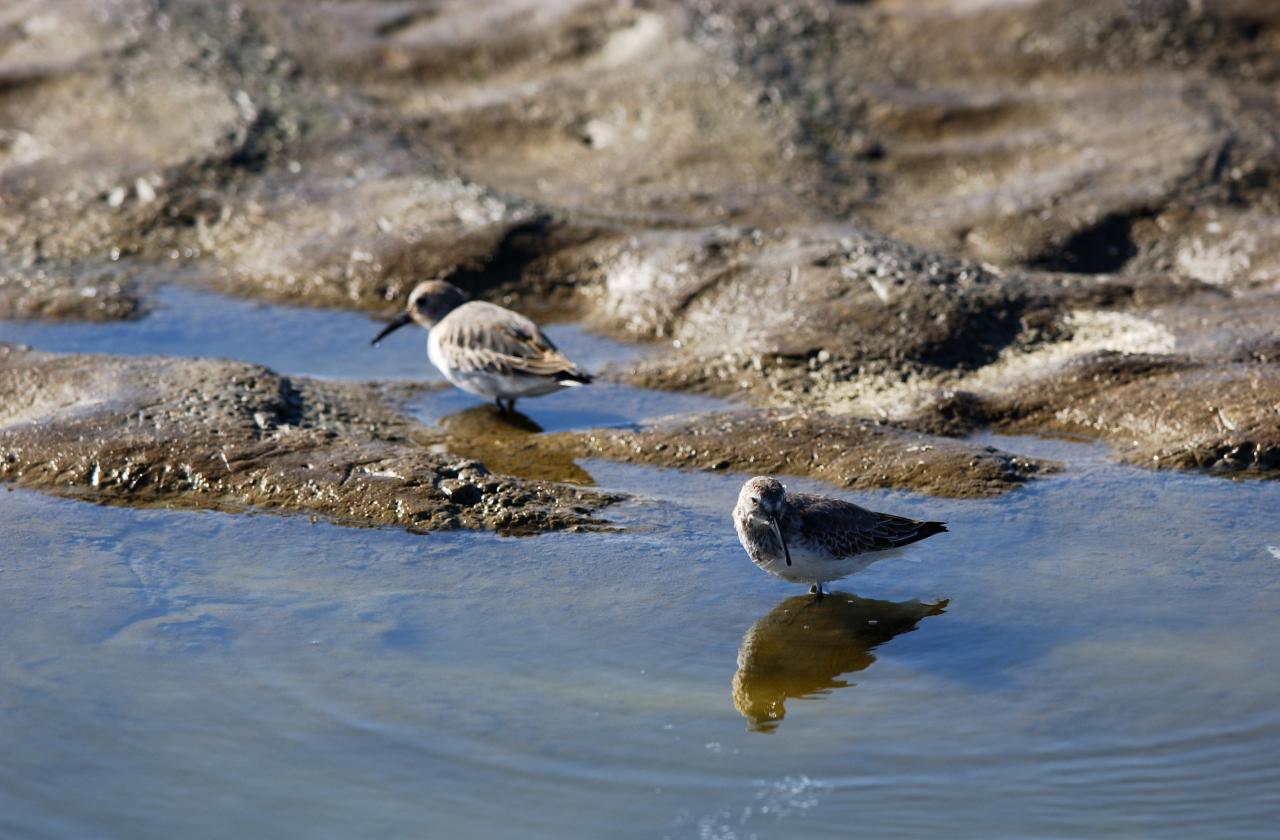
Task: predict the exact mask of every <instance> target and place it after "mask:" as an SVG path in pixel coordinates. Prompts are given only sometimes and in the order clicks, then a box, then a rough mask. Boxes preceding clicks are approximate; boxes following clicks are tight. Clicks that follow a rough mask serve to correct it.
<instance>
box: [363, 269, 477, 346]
mask: <svg viewBox="0 0 1280 840" xmlns="http://www.w3.org/2000/svg"><path fill="white" fill-rule="evenodd" d="M466 302H467V293H466V292H464V291H462V289H459V288H458V287H457V286H455V285H453V284H452V283H445V282H444V281H443V280H428V281H427V282H425V283H419V284H418V285H417V286H414V287H413V291H412V292H410V293H409V303H408V305H406V306H405V309H404V312H403V313H402V314H401V315H400V316H399V317H398V318H396V319H395V320H394V321H392V322H391V323H389V324H387V326H386V327H384V328H383V330H382V332H380V333H378V335H377V336H376V337H375V338H374V339H373V341H372V342H370V343H372V344H377V343H378V342H379V341H382V339H384V338H386V337H387V336H389V335H391V333H393V332H395V331H396V330H398V329H400V328H401V327H403V326H405V325H406V324H409V323H416V324H418V325H419V326H421V327H422V328H424V329H428V330H429V329H431V328H432V327H434V326H435V325H436V324H438V323H440V320H441V319H442V318H444V316H446V315H448V314H449V313H450V312H452V311H453V310H455V309H457V308H458V307H459V306H461V305H462V304H464V303H466Z"/></svg>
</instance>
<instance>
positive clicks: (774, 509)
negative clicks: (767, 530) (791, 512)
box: [738, 475, 787, 516]
mask: <svg viewBox="0 0 1280 840" xmlns="http://www.w3.org/2000/svg"><path fill="white" fill-rule="evenodd" d="M786 496H787V488H786V487H784V486H783V485H782V482H781V481H778V480H777V479H776V478H769V477H768V476H767V475H758V476H756V477H755V478H753V479H751V480H749V481H748V482H747V483H746V484H744V485H742V490H741V492H739V493H738V504H740V505H742V506H743V507H744V508H746V509H747V510H749V511H752V512H756V513H759V514H760V515H762V516H778V515H780V514H781V513H782V502H783V500H784V499H785V498H786Z"/></svg>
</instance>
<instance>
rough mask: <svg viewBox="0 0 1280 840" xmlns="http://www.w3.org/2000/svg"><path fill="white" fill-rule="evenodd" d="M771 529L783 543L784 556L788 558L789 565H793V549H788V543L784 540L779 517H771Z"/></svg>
mask: <svg viewBox="0 0 1280 840" xmlns="http://www.w3.org/2000/svg"><path fill="white" fill-rule="evenodd" d="M769 527H771V528H773V535H774V536H775V537H777V538H778V542H780V543H782V554H783V556H785V557H786V558H787V565H788V566H790V565H791V549H789V548H787V541H786V540H784V539H783V538H782V529H781V528H779V527H778V520H777V517H773V516H770V517H769Z"/></svg>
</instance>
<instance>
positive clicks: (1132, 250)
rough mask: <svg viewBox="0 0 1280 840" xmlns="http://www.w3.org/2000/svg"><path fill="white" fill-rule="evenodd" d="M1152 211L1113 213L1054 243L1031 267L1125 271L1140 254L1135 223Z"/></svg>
mask: <svg viewBox="0 0 1280 840" xmlns="http://www.w3.org/2000/svg"><path fill="white" fill-rule="evenodd" d="M1152 216H1154V213H1151V212H1140V213H1111V214H1108V215H1107V216H1105V217H1103V218H1102V219H1101V220H1100V221H1099V222H1098V223H1097V224H1093V225H1090V226H1088V227H1086V228H1082V229H1081V230H1078V231H1076V232H1075V233H1073V234H1072V235H1071V236H1070V237H1069V238H1068V239H1067V240H1066V241H1065V242H1063V243H1062V244H1061V245H1057V246H1054V247H1052V248H1050V249H1048V250H1046V251H1045V252H1043V253H1041V254H1040V255H1038V256H1036V257H1033V258H1032V259H1031V260H1030V263H1029V264H1030V267H1031V268H1035V269H1039V270H1041V271H1062V272H1067V273H1071V274H1115V273H1118V272H1120V271H1123V270H1124V268H1125V266H1126V265H1128V263H1129V261H1130V260H1132V259H1133V258H1134V257H1135V256H1137V254H1138V245H1137V243H1136V242H1135V241H1134V238H1133V226H1134V224H1135V223H1136V222H1138V221H1139V220H1145V219H1150V218H1152Z"/></svg>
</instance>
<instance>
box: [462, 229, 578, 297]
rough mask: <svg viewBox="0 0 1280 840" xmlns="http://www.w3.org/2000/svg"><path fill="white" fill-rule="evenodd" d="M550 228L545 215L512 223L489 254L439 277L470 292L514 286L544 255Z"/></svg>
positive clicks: (549, 238) (549, 236)
mask: <svg viewBox="0 0 1280 840" xmlns="http://www.w3.org/2000/svg"><path fill="white" fill-rule="evenodd" d="M554 231H555V224H554V220H553V219H552V217H551V216H549V215H541V216H537V217H536V218H533V219H529V220H528V221H526V222H520V223H519V224H516V225H512V226H511V228H510V229H508V230H507V232H506V233H504V234H503V235H502V238H501V239H499V240H498V242H497V244H496V245H495V246H494V248H493V250H492V251H491V252H490V253H488V254H486V255H484V256H483V257H480V258H477V259H475V260H472V261H470V262H469V263H466V264H463V265H460V266H458V267H456V268H455V269H454V270H453V271H451V272H449V273H448V274H446V275H445V276H444V277H443V278H441V279H443V280H444V281H445V282H446V283H452V284H453V285H455V286H457V287H458V288H460V289H463V290H465V291H467V292H469V293H471V294H477V293H483V292H488V291H492V290H494V289H498V288H501V287H504V286H516V285H518V284H519V282H520V280H521V279H522V278H523V276H524V271H525V269H526V268H527V267H528V266H529V265H530V264H531V263H532V262H533V261H534V260H537V259H539V258H540V257H542V256H544V255H545V253H546V250H547V246H548V244H549V243H550V241H551V237H552V234H553V233H554Z"/></svg>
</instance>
